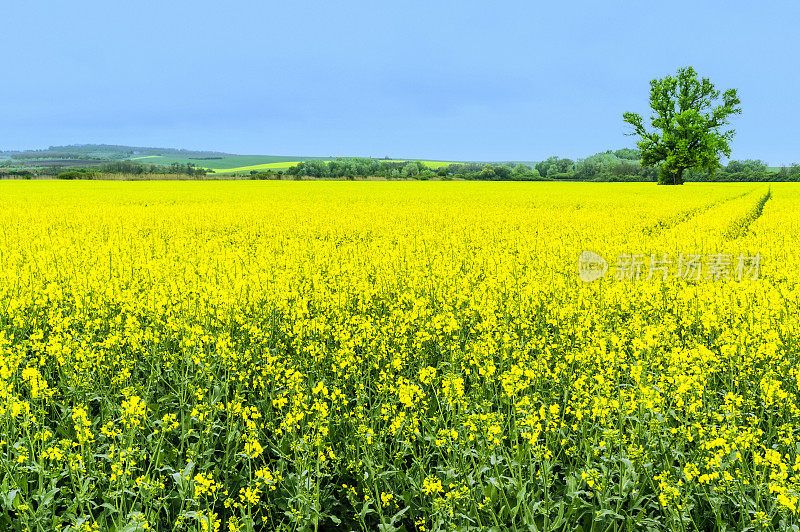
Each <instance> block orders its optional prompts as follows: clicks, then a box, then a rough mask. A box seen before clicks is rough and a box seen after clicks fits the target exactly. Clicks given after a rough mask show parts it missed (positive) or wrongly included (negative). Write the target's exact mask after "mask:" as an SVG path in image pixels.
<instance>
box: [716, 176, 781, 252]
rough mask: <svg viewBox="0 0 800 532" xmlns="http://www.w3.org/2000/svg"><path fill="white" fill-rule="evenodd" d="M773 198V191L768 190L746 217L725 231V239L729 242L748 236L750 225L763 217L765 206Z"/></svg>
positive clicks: (735, 221)
mask: <svg viewBox="0 0 800 532" xmlns="http://www.w3.org/2000/svg"><path fill="white" fill-rule="evenodd" d="M771 197H772V189H771V188H768V189H767V193H766V194H764V195H763V196H761V197H760V198H759V199H758V201H757V202H756V203H755V205H753V207H752V208H751V209H750V210H749V211H747V213H746V214H745V215H744V216H742V217H741V218H739V219H738V220H734V221H733V223H731V225H730V226H728V230H727V231H725V234H724V235H723V237H724V238H725V239H727V240H735V239H737V238H741V237H743V236H744V235H746V234H747V230H748V229H749V228H750V225H752V223H753V222H755V221H756V220H758V219H759V218H760V217H761V214H762V213H763V212H764V205H766V203H767V202H768V201H769V199H770V198H771Z"/></svg>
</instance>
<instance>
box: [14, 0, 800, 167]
mask: <svg viewBox="0 0 800 532" xmlns="http://www.w3.org/2000/svg"><path fill="white" fill-rule="evenodd" d="M0 12H2V15H3V17H2V19H3V23H2V31H0V57H2V71H3V74H4V75H3V76H2V80H1V81H0V149H22V148H41V147H47V146H49V145H57V144H71V143H108V144H130V145H137V146H159V147H178V148H188V149H214V150H220V151H227V152H232V153H252V154H270V155H318V156H328V155H341V156H346V155H360V156H379V157H381V156H384V155H390V156H393V157H420V158H434V159H457V160H540V159H543V158H546V157H548V156H550V155H553V154H559V155H561V156H567V157H571V158H579V157H585V156H588V155H591V154H592V153H595V152H597V151H603V150H606V149H609V148H612V149H616V148H620V147H632V146H633V145H634V140H633V138H632V137H628V136H625V133H626V132H627V131H628V129H627V127H626V126H625V124H624V123H623V122H622V118H621V117H622V113H623V112H624V111H629V110H630V111H636V112H639V113H640V114H648V111H649V110H648V106H647V96H648V82H649V81H650V80H651V79H652V78H654V77H662V76H664V75H665V74H669V73H673V72H674V71H675V70H676V69H677V68H678V67H681V66H686V65H692V66H694V67H695V69H696V70H698V72H700V74H701V75H703V76H705V77H709V78H710V79H711V80H712V82H714V83H715V84H716V85H717V87H718V88H720V89H726V88H730V87H735V88H738V89H739V94H740V98H741V100H742V108H743V114H742V115H741V116H739V117H734V127H735V128H736V130H737V135H736V138H735V140H734V142H733V145H732V147H733V157H734V158H739V159H743V158H760V159H763V160H766V161H767V162H769V163H771V164H785V163H790V162H793V161H800V129H798V124H799V123H800V105H798V99H799V97H798V95H800V64H798V63H800V61H799V60H798V56H800V53H799V52H800V39H799V38H798V34H797V21H798V19H800V4H798V3H797V2H794V1H784V2H770V1H764V2H753V1H747V2H744V1H736V0H728V1H697V0H695V1H673V2H660V3H655V2H646V1H644V0H608V1H602V2H601V1H596V0H595V1H581V2H568V1H562V2H546V3H544V2H531V1H527V2H508V1H505V2H504V1H495V2H485V1H483V2H471V1H463V0H462V1H458V2H455V1H454V2H443V1H434V0H429V1H422V2H416V1H399V2H392V3H387V2H375V1H374V0H373V1H370V2H367V1H348V0H342V1H338V2H330V1H325V2H306V1H291V2H272V1H263V0H261V1H245V0H228V1H226V2H219V1H214V2H211V1H206V0H192V1H184V0H169V1H163V0H162V1H159V2H155V1H149V0H148V1H136V0H131V1H128V2H107V1H103V2H101V1H94V0H92V1H88V0H76V1H73V2H64V1H62V0H58V1H54V0H43V1H34V2H22V1H21V0H9V1H7V2H3V6H2V7H1V8H0Z"/></svg>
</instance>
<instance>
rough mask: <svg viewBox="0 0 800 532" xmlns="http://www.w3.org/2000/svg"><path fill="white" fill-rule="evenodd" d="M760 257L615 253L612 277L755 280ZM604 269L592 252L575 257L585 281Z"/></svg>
mask: <svg viewBox="0 0 800 532" xmlns="http://www.w3.org/2000/svg"><path fill="white" fill-rule="evenodd" d="M761 259H762V257H761V254H760V253H756V254H755V255H753V256H746V255H744V254H743V253H739V254H738V255H736V256H734V255H730V254H725V253H710V254H708V255H705V256H703V255H692V254H683V253H680V254H679V255H678V256H677V257H671V256H669V255H668V254H666V253H662V254H661V255H656V254H655V253H651V254H649V255H647V254H644V253H632V254H629V253H624V254H622V255H618V256H617V262H616V265H615V267H614V278H615V279H617V280H625V279H630V280H635V281H639V280H642V279H645V280H650V279H653V278H654V277H655V278H659V277H660V278H661V279H662V280H664V281H666V280H668V279H670V278H671V279H685V280H689V281H699V280H701V279H706V280H712V281H719V280H721V279H727V280H734V279H735V280H736V281H743V280H749V281H755V280H757V279H758V277H759V275H760V273H761ZM607 271H608V262H606V260H605V259H604V258H603V257H601V256H600V255H598V254H597V253H595V252H594V251H584V252H582V253H581V254H580V257H578V277H580V279H581V281H583V282H585V283H591V282H592V281H596V280H598V279H600V278H602V277H603V276H604V275H605V274H606V272H607Z"/></svg>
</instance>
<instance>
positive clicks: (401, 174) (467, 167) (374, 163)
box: [251, 148, 800, 182]
mask: <svg viewBox="0 0 800 532" xmlns="http://www.w3.org/2000/svg"><path fill="white" fill-rule="evenodd" d="M639 157H640V152H639V150H632V149H628V148H625V149H622V150H616V151H611V150H608V151H605V152H602V153H597V154H595V155H592V156H590V157H586V158H585V159H578V160H576V161H573V160H572V159H567V158H562V157H558V156H553V157H550V158H548V159H546V160H544V161H541V162H538V163H535V164H533V165H532V166H529V165H526V164H522V163H518V164H516V165H513V166H512V165H510V164H499V163H495V164H485V163H452V164H449V165H447V166H442V167H438V168H432V167H429V166H427V165H425V164H424V163H421V162H418V161H403V162H398V161H381V160H376V159H364V158H353V159H337V160H335V161H330V162H325V161H316V160H312V161H303V162H301V163H299V164H298V165H296V166H293V167H291V168H289V169H288V170H286V172H285V174H284V173H283V172H263V171H261V172H259V171H255V170H254V171H252V172H251V178H252V179H281V178H282V177H283V176H284V175H286V176H288V177H290V178H292V177H293V178H295V179H299V178H301V177H310V178H315V179H342V178H345V179H348V178H349V179H354V178H358V177H382V178H386V179H418V180H426V179H434V178H438V179H462V180H475V181H533V180H548V181H652V182H655V181H658V179H659V171H660V168H659V167H658V166H650V167H647V166H642V165H641V164H640V163H639V160H638V159H639ZM683 179H685V180H686V181H711V180H714V181H800V165H798V164H793V165H792V166H787V167H782V168H780V169H778V171H777V172H775V171H770V169H769V167H768V166H767V165H766V163H765V162H763V161H759V160H749V159H748V160H743V161H730V162H729V163H728V164H727V165H726V166H723V167H722V168H721V170H720V171H717V172H715V173H714V174H713V176H712V175H711V174H709V173H708V172H707V171H704V170H696V169H687V170H685V172H684V173H683Z"/></svg>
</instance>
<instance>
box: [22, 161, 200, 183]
mask: <svg viewBox="0 0 800 532" xmlns="http://www.w3.org/2000/svg"><path fill="white" fill-rule="evenodd" d="M36 173H37V175H42V176H54V177H56V178H58V179H93V178H94V176H95V175H97V174H126V175H141V176H144V175H149V174H175V175H185V176H190V177H196V176H204V175H206V173H208V171H207V170H206V169H205V168H199V167H197V166H195V165H194V164H193V163H186V164H181V163H172V164H170V165H155V164H149V165H148V164H141V163H137V162H133V161H113V162H110V163H103V164H100V165H97V166H92V167H89V168H70V169H69V170H65V169H64V168H55V167H54V168H42V169H40V170H38V171H37V172H36Z"/></svg>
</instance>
